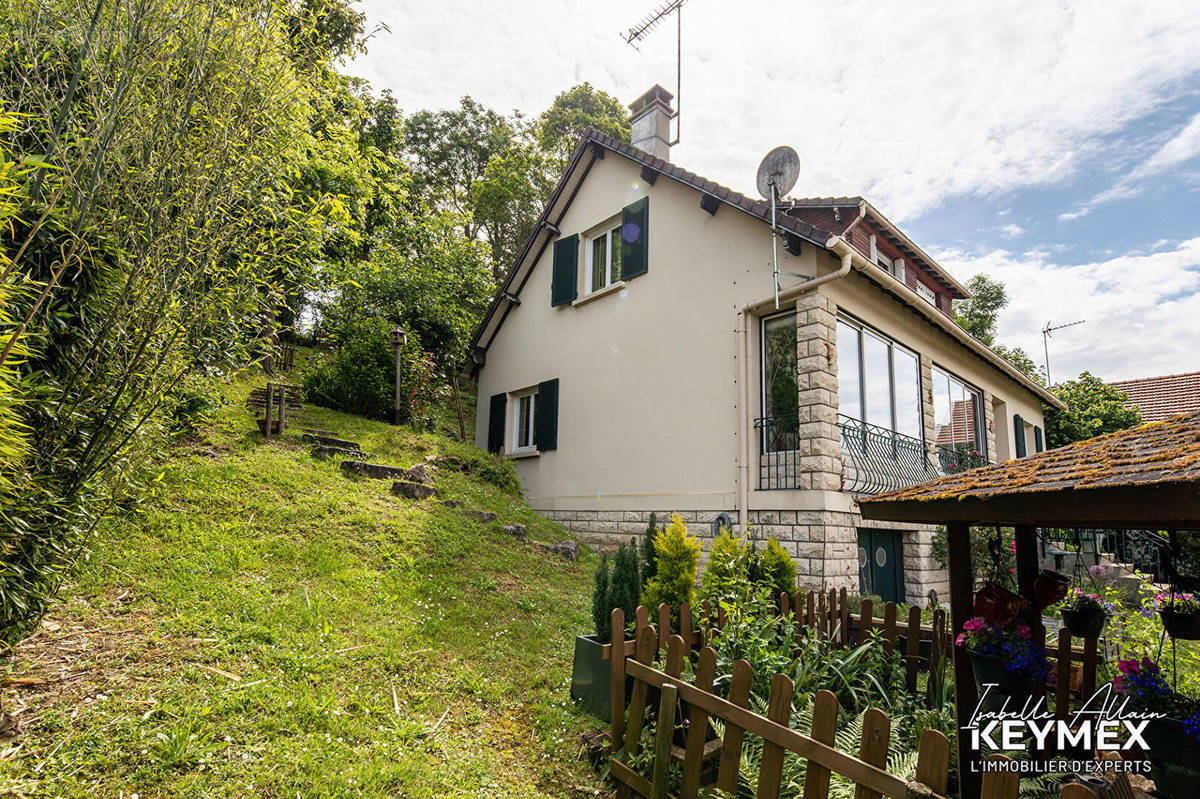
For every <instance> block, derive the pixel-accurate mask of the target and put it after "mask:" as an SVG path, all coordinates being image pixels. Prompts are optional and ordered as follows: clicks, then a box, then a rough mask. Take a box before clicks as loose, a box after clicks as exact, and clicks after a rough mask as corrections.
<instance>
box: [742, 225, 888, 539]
mask: <svg viewBox="0 0 1200 799" xmlns="http://www.w3.org/2000/svg"><path fill="white" fill-rule="evenodd" d="M865 213H866V207H865V206H863V208H862V211H861V212H860V213H859V216H858V219H855V220H854V221H853V222H851V223H850V225H849V226H848V227H847V228H846V230H849V229H850V228H851V227H854V225H856V224H858V221H859V219H862V217H863V214H865ZM825 246H826V247H827V248H829V249H830V250H831V251H832V252H834V253H835V254H837V255H840V256H841V257H842V265H841V266H840V267H839V268H838V269H837V271H834V272H830V273H829V274H827V275H821V276H820V277H815V278H813V279H811V280H807V281H805V282H804V283H801V284H800V285H799V286H793V287H791V288H789V289H787V290H786V291H782V292H780V293H779V299H780V300H790V299H793V298H795V297H799V296H801V295H802V294H807V293H808V292H810V291H813V290H814V289H817V288H820V287H821V286H823V285H825V284H826V283H831V282H833V281H834V280H841V279H842V278H844V277H845V276H846V275H848V274H850V267H851V258H852V254H851V249H850V245H849V244H847V243H846V240H845V239H843V238H842V237H840V236H834V237H833V238H831V239H830V240H829V241H828V242H826V243H825ZM774 304H775V296H774V295H772V296H770V297H767V298H766V299H764V300H759V301H758V302H753V303H750V304H749V305H747V306H746V307H745V308H742V310H741V312H739V313H738V317H739V320H738V347H739V353H738V383H739V385H740V386H741V387H742V397H741V400H742V401H741V406H742V412H741V413H740V414H739V416H740V417H741V418H740V420H739V427H740V432H741V435H742V451H741V457H740V458H739V460H740V461H741V462H740V463H739V464H738V520H739V521H740V522H741V525H742V534H743V535H747V532H746V530H747V527H748V526H749V522H750V365H749V362H750V331H749V326H750V322H749V319H750V317H751V316H752V315H753V314H754V312H755V310H757V309H761V308H763V307H764V306H767V305H770V306H771V307H774Z"/></svg>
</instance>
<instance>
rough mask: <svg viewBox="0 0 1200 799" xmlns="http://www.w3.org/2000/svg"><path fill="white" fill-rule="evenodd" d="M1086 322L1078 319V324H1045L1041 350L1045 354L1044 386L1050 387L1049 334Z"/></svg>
mask: <svg viewBox="0 0 1200 799" xmlns="http://www.w3.org/2000/svg"><path fill="white" fill-rule="evenodd" d="M1086 321H1087V320H1086V319H1080V320H1079V321H1078V322H1067V323H1066V324H1065V325H1054V324H1051V323H1050V322H1047V323H1046V326H1045V327H1043V328H1042V349H1043V351H1044V352H1045V354H1046V385H1050V334H1051V333H1053V332H1054V331H1056V330H1062V329H1064V328H1067V327H1075V325H1082V324H1083V323H1084V322H1086Z"/></svg>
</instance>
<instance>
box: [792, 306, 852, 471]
mask: <svg viewBox="0 0 1200 799" xmlns="http://www.w3.org/2000/svg"><path fill="white" fill-rule="evenodd" d="M796 358H797V360H796V372H797V374H796V380H797V385H798V388H799V394H800V397H799V408H800V427H799V433H800V436H799V438H800V454H799V460H798V462H799V472H800V473H799V475H798V482H797V484H796V486H795V487H796V488H801V489H814V490H818V491H839V490H841V488H842V445H841V435H840V433H839V430H838V426H837V421H838V417H837V412H838V382H837V306H836V305H834V303H833V301H832V300H830V299H829V298H828V297H824V296H822V295H821V294H819V293H816V292H813V293H811V294H805V295H804V296H802V297H801V298H800V299H799V300H797V301H796Z"/></svg>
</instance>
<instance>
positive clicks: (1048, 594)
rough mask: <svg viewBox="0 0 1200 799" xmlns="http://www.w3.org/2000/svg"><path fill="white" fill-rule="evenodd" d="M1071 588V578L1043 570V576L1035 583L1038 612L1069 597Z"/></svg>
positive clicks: (1034, 593)
mask: <svg viewBox="0 0 1200 799" xmlns="http://www.w3.org/2000/svg"><path fill="white" fill-rule="evenodd" d="M1070 587H1071V578H1069V577H1067V576H1066V575H1065V574H1060V573H1058V572H1056V571H1051V570H1050V569H1042V572H1041V574H1039V575H1038V576H1037V579H1035V580H1034V581H1033V595H1034V597H1035V598H1036V599H1037V604H1038V611H1043V610H1045V609H1046V608H1048V607H1050V606H1051V605H1053V604H1054V603H1055V602H1058V601H1059V600H1061V599H1062V598H1063V597H1065V596H1066V595H1067V591H1068V590H1070Z"/></svg>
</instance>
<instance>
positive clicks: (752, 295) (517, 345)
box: [476, 153, 816, 510]
mask: <svg viewBox="0 0 1200 799" xmlns="http://www.w3.org/2000/svg"><path fill="white" fill-rule="evenodd" d="M639 173H640V167H638V166H636V165H634V164H633V163H632V162H630V161H628V160H627V159H625V158H621V157H620V156H617V155H615V154H612V153H609V154H608V157H607V158H605V159H604V160H602V161H599V162H597V163H596V164H595V165H594V166H593V167H592V170H591V172H590V174H589V175H588V178H587V180H586V182H585V183H584V185H583V187H582V188H581V189H580V191H579V194H578V195H577V196H576V198H575V201H574V202H573V204H572V205H571V207H570V208H569V210H568V212H567V214H566V216H565V218H564V219H563V221H562V222H561V223H560V225H559V229H560V230H561V231H562V235H564V236H568V235H571V234H572V233H582V232H584V231H587V230H589V229H591V228H592V227H594V226H595V225H597V224H598V223H600V222H603V221H605V220H606V219H609V218H611V217H612V216H613V215H614V214H617V213H620V210H621V208H622V207H624V206H626V205H628V204H629V203H631V202H633V201H635V200H637V199H638V198H640V197H642V196H649V198H650V205H649V221H648V228H649V239H648V241H649V245H648V246H649V253H648V263H649V270H648V272H647V274H645V275H642V276H639V277H636V278H633V279H632V280H630V281H628V283H627V285H626V286H625V288H624V289H622V290H621V291H619V292H615V293H611V294H608V295H605V296H602V297H599V298H597V299H594V300H592V301H590V302H585V303H582V304H577V305H575V306H565V307H559V308H552V307H551V306H550V280H551V272H552V267H551V262H552V251H551V248H547V250H546V252H545V253H544V254H543V256H542V258H541V260H540V261H539V262H538V263H537V265H536V266H535V268H534V270H533V273H532V275H531V276H530V278H529V281H528V283H527V284H526V286H525V288H524V290H523V291H522V292H521V295H520V299H521V304H520V305H519V306H517V307H515V308H514V309H513V310H512V312H511V313H510V314H509V317H508V319H507V320H506V321H505V323H504V326H503V327H502V328H501V329H500V332H499V334H498V335H497V337H496V340H495V341H494V342H493V343H492V346H491V347H490V348H489V350H488V353H487V365H486V366H485V367H484V368H483V369H482V370H481V371H480V374H479V397H480V402H479V415H478V419H477V424H476V430H477V431H478V433H477V436H478V443H479V444H480V446H483V445H484V444H486V433H487V424H488V419H487V413H488V407H487V406H488V403H487V398H488V397H490V396H491V395H493V394H497V393H500V392H502V391H513V390H517V389H520V388H523V387H526V386H532V385H535V384H537V383H538V382H540V381H542V380H547V379H551V378H558V379H559V415H558V449H557V450H555V451H553V452H547V453H543V454H542V455H540V456H538V457H535V458H524V459H520V460H518V462H517V466H518V470H519V472H520V474H521V478H522V482H523V485H524V486H525V490H526V493H527V494H528V496H529V498H530V501H531V502H532V503H533V505H534V507H537V508H541V509H555V508H577V507H584V508H615V509H630V508H656V507H660V506H664V505H665V506H668V507H674V508H678V509H680V510H688V509H696V508H714V507H717V508H722V507H729V508H732V507H735V506H736V495H737V457H738V397H739V392H738V387H737V374H738V370H737V350H738V346H737V345H738V339H737V323H738V311H739V310H740V309H741V308H742V306H744V305H746V304H747V303H749V302H751V301H753V300H756V299H759V298H761V297H762V296H765V295H766V294H769V293H770V290H771V239H770V235H769V231H768V229H767V228H766V227H765V226H764V225H763V224H762V223H761V222H760V221H757V220H755V219H754V218H752V217H750V216H749V215H747V214H745V213H742V212H741V211H738V210H736V209H734V208H731V207H728V206H726V207H722V208H721V209H720V210H718V212H717V213H716V214H715V215H713V216H710V215H709V214H708V213H707V212H705V211H704V210H702V209H701V208H700V205H699V199H700V198H699V195H698V194H697V193H696V192H695V191H694V190H692V189H689V188H687V187H685V186H682V185H680V184H678V183H676V182H674V181H672V180H669V179H667V178H665V177H660V178H659V179H658V181H657V182H656V183H655V185H653V186H651V185H649V184H647V183H646V182H645V181H643V180H642V179H641V177H640V174H639ZM815 253H816V250H815V248H813V247H811V246H805V247H804V248H803V251H802V252H801V254H800V256H799V257H793V256H791V255H788V254H787V253H786V252H784V250H783V249H782V247H781V248H780V261H781V263H780V266H781V268H783V269H786V270H788V271H793V272H798V273H802V274H812V273H813V271H814V269H815ZM580 261H581V264H582V261H583V259H582V254H581V259H580ZM790 282H791V283H793V284H794V283H796V282H798V281H796V280H794V279H793V280H791V281H790ZM581 286H582V281H581ZM581 296H582V291H581ZM509 425H510V426H511V411H510V413H509ZM505 440H506V442H510V441H511V435H506V439H505Z"/></svg>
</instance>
